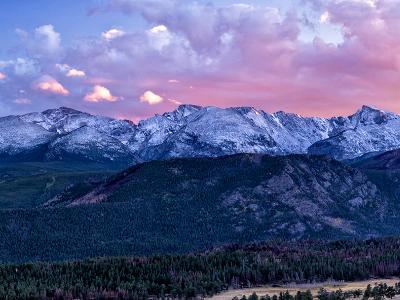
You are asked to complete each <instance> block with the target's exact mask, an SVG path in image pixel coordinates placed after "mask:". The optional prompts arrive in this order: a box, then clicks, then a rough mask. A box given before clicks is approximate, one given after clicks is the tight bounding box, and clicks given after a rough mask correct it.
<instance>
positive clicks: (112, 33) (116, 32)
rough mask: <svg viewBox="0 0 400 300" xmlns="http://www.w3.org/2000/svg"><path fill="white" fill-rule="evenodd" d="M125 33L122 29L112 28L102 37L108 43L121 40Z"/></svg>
mask: <svg viewBox="0 0 400 300" xmlns="http://www.w3.org/2000/svg"><path fill="white" fill-rule="evenodd" d="M124 35H125V32H124V31H123V30H120V29H116V28H112V29H110V30H108V31H105V32H103V33H102V34H101V36H102V37H103V39H105V40H107V41H111V40H113V39H116V38H119V37H121V36H124Z"/></svg>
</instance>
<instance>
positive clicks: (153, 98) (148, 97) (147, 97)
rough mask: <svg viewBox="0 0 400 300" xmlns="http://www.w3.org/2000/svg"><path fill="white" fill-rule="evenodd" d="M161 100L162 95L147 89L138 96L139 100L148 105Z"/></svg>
mask: <svg viewBox="0 0 400 300" xmlns="http://www.w3.org/2000/svg"><path fill="white" fill-rule="evenodd" d="M163 101H164V99H163V97H161V96H159V95H157V94H155V93H153V92H152V91H147V92H145V93H144V94H143V95H142V96H141V97H140V102H147V103H148V104H150V105H155V104H159V103H161V102H163Z"/></svg>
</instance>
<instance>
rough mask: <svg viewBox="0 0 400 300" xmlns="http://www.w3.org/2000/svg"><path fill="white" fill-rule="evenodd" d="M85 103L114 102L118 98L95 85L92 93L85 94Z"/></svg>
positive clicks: (104, 88) (102, 87)
mask: <svg viewBox="0 0 400 300" xmlns="http://www.w3.org/2000/svg"><path fill="white" fill-rule="evenodd" d="M84 100H85V101H88V102H101V101H108V102H115V101H117V100H118V97H115V96H113V95H112V94H111V92H110V90H109V89H107V88H106V87H104V86H101V85H96V86H94V87H93V90H92V92H90V93H89V94H87V95H86V96H85V98H84Z"/></svg>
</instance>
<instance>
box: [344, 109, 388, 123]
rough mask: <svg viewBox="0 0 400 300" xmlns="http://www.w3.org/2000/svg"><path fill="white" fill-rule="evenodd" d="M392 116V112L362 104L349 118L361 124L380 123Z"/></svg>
mask: <svg viewBox="0 0 400 300" xmlns="http://www.w3.org/2000/svg"><path fill="white" fill-rule="evenodd" d="M391 118H393V114H391V113H388V112H385V111H383V110H380V109H378V108H375V107H371V106H368V105H363V106H362V107H361V109H359V110H358V111H357V112H356V113H355V114H354V115H352V116H350V119H353V120H356V121H357V122H360V123H362V124H382V123H385V122H387V121H388V120H389V119H391Z"/></svg>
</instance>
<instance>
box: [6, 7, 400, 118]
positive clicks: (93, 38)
mask: <svg viewBox="0 0 400 300" xmlns="http://www.w3.org/2000/svg"><path fill="white" fill-rule="evenodd" d="M33 2H35V4H32V3H31V4H30V5H31V6H32V5H33V6H32V7H25V6H28V5H27V4H26V1H20V0H16V1H3V2H2V4H0V19H2V20H3V21H0V28H2V32H4V38H3V39H4V42H3V43H2V46H0V48H1V51H0V104H1V107H0V115H7V114H17V113H24V112H30V111H39V110H44V109H48V108H54V107H59V106H68V107H72V108H75V109H79V110H83V111H87V112H90V113H96V114H103V115H109V116H112V117H118V118H127V119H131V120H134V121H137V120H139V119H142V118H146V117H149V116H151V115H153V114H155V113H162V112H165V111H170V110H173V109H175V108H176V107H177V105H179V104H197V105H202V106H207V105H214V106H219V107H231V106H254V107H256V108H260V109H263V110H265V111H268V112H274V111H279V110H285V111H288V112H294V113H298V114H303V115H307V116H310V115H313V116H315V115H317V116H333V115H347V114H350V113H353V112H354V111H356V110H357V109H358V108H359V107H360V106H362V105H364V104H365V105H371V106H375V107H378V108H381V109H385V110H388V111H394V112H397V113H400V1H398V0H288V1H259V0H254V1H240V0H238V1H230V0H226V1H216V0H215V1H190V0H188V1H186V0H185V1H179V0H146V1H145V0H109V1H106V0H103V1H87V3H85V5H82V4H76V3H75V4H71V2H75V1H52V3H50V1H49V0H38V1H33ZM54 2H57V4H55V3H54ZM77 2H80V1H77ZM82 2H86V1H82ZM63 3H64V4H63ZM24 14H26V15H24ZM28 15H29V16H30V18H31V19H29V20H30V21H27V20H26V18H27V16H28Z"/></svg>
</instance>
